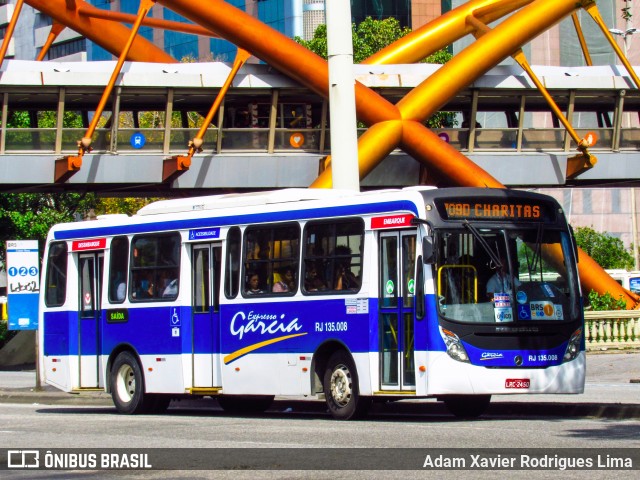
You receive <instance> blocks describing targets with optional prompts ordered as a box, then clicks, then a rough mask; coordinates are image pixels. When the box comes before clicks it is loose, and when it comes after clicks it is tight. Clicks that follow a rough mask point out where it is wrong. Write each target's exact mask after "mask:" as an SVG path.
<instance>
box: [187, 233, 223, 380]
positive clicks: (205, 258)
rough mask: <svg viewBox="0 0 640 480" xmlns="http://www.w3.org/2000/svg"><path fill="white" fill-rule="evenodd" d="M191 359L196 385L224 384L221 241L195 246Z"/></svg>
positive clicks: (193, 253)
mask: <svg viewBox="0 0 640 480" xmlns="http://www.w3.org/2000/svg"><path fill="white" fill-rule="evenodd" d="M192 249H193V250H192V260H193V262H192V265H193V267H192V269H193V271H192V275H193V278H192V280H193V281H192V285H193V292H192V295H191V298H192V312H193V315H192V325H191V335H192V336H191V360H192V368H193V370H192V372H193V374H192V385H193V387H194V388H213V387H220V386H221V384H222V382H221V372H220V361H219V358H220V355H219V352H220V336H219V335H218V332H219V331H220V328H219V324H220V302H219V296H218V295H219V293H218V292H219V291H220V260H221V254H222V247H221V246H220V244H215V243H206V244H194V245H193V247H192Z"/></svg>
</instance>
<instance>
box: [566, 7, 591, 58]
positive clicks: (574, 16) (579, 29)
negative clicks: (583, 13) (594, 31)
mask: <svg viewBox="0 0 640 480" xmlns="http://www.w3.org/2000/svg"><path fill="white" fill-rule="evenodd" d="M571 21H572V22H573V26H574V28H575V29H576V33H577V34H578V41H579V42H580V48H581V49H582V54H583V55H584V62H585V63H586V64H587V66H589V67H590V66H592V65H593V62H592V61H591V54H590V53H589V47H587V41H586V40H585V38H584V33H583V31H582V25H580V21H579V20H578V15H577V14H576V13H575V12H574V13H572V14H571Z"/></svg>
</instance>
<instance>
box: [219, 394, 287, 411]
mask: <svg viewBox="0 0 640 480" xmlns="http://www.w3.org/2000/svg"><path fill="white" fill-rule="evenodd" d="M274 398H275V396H274V395H221V396H219V397H216V400H218V404H219V405H220V406H221V407H222V409H223V410H224V411H225V412H230V413H262V412H264V411H265V410H266V409H267V408H269V407H270V406H271V404H272V403H273V399H274Z"/></svg>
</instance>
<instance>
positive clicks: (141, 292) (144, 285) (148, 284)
mask: <svg viewBox="0 0 640 480" xmlns="http://www.w3.org/2000/svg"><path fill="white" fill-rule="evenodd" d="M153 292H154V284H153V279H152V277H151V275H147V276H144V277H142V278H141V279H140V280H139V282H138V286H137V288H136V290H135V292H134V297H135V298H137V299H138V300H141V299H145V298H153Z"/></svg>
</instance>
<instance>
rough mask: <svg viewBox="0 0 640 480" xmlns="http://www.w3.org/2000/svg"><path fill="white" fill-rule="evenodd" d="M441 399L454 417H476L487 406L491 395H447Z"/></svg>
mask: <svg viewBox="0 0 640 480" xmlns="http://www.w3.org/2000/svg"><path fill="white" fill-rule="evenodd" d="M442 400H443V401H444V405H445V406H446V407H447V410H449V411H450V412H451V413H453V414H454V415H455V416H456V417H459V418H476V417H479V416H480V415H482V414H483V413H484V412H485V411H486V410H487V408H489V403H490V402H491V395H448V396H446V397H444V398H443V399H442Z"/></svg>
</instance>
